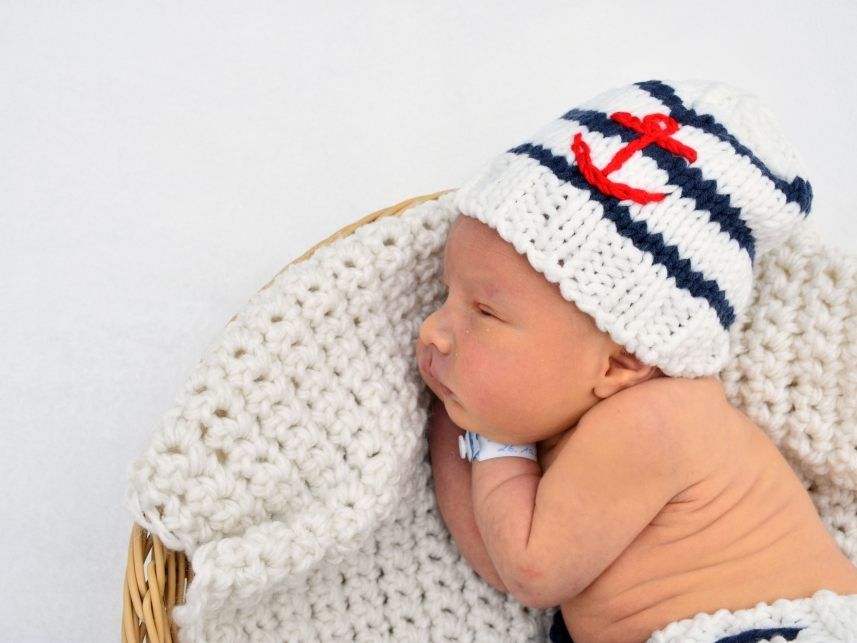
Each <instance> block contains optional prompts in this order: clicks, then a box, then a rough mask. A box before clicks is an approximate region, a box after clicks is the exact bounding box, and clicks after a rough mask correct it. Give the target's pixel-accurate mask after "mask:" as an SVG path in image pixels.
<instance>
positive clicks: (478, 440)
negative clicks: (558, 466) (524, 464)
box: [458, 431, 538, 462]
mask: <svg viewBox="0 0 857 643" xmlns="http://www.w3.org/2000/svg"><path fill="white" fill-rule="evenodd" d="M458 451H459V454H460V455H461V457H462V458H463V459H465V460H468V461H469V462H474V461H476V462H482V461H484V460H493V459H494V458H526V459H527V460H533V461H534V462H538V451H537V449H536V444H535V442H530V443H527V444H503V443H502V442H496V441H495V440H490V439H488V438H486V437H485V436H482V435H479V434H478V433H474V432H472V431H466V432H465V433H464V435H462V436H459V438H458Z"/></svg>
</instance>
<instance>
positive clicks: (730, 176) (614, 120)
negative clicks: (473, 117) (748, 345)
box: [455, 81, 812, 377]
mask: <svg viewBox="0 0 857 643" xmlns="http://www.w3.org/2000/svg"><path fill="white" fill-rule="evenodd" d="M802 174H803V171H802V164H801V162H800V159H799V157H798V154H797V153H796V151H795V150H794V149H793V148H792V147H791V145H790V144H789V143H788V142H787V141H786V140H785V138H784V137H783V135H782V133H781V131H780V129H779V126H778V125H777V123H776V121H775V120H774V118H773V116H772V115H771V114H770V112H768V110H767V109H766V108H765V107H764V106H762V105H761V104H760V103H759V102H758V101H757V100H756V99H755V98H754V97H753V96H751V95H748V94H746V93H744V92H741V91H739V90H736V89H735V88H732V87H729V86H728V85H724V84H722V83H711V82H703V81H685V82H662V81H648V82H641V83H636V84H635V85H631V86H628V87H623V88H620V89H615V90H612V91H609V92H606V93H604V94H601V95H599V96H598V97H596V98H594V99H592V100H591V101H589V102H587V103H585V104H584V105H582V106H581V107H579V108H576V109H572V110H571V111H569V112H568V113H566V114H565V115H563V116H562V117H561V118H559V119H557V120H555V121H553V122H551V123H550V124H549V125H547V126H546V127H545V128H543V129H542V130H541V131H539V132H538V133H537V134H536V135H535V136H534V137H532V138H531V139H530V140H529V141H527V142H526V143H524V144H522V145H519V146H518V147H514V148H512V149H510V150H509V151H508V152H505V153H504V154H502V155H500V156H499V157H497V158H495V159H494V160H493V161H491V162H490V163H489V164H488V165H487V166H485V167H484V168H483V169H482V170H481V171H480V172H479V173H477V174H476V175H475V176H474V177H472V178H471V179H470V180H469V181H467V182H466V183H465V184H464V185H463V186H462V187H461V189H460V190H459V191H458V193H457V195H456V197H455V205H456V207H457V208H458V210H460V212H461V213H463V214H466V215H468V216H472V217H475V218H476V219H478V220H480V221H482V222H483V223H485V224H487V225H489V226H491V227H492V228H493V229H494V230H496V231H497V233H498V234H499V235H500V236H501V237H502V238H503V239H505V240H506V241H508V242H509V243H511V244H512V245H513V246H514V247H515V249H516V250H517V251H518V252H520V253H521V254H524V255H526V257H527V259H528V260H529V262H530V264H532V266H533V268H535V269H536V270H537V271H539V272H540V273H542V274H543V275H544V276H545V277H546V278H547V279H548V280H549V281H550V282H552V283H556V284H558V285H559V289H560V292H561V293H562V296H563V297H564V298H565V299H567V300H569V301H572V302H574V304H575V305H576V306H577V307H578V308H579V309H580V310H582V311H584V312H585V313H588V314H589V315H591V316H592V317H593V318H594V320H595V322H596V324H597V325H598V327H599V328H600V329H601V330H603V331H606V332H607V333H609V334H610V336H611V337H612V338H613V340H614V341H616V342H617V343H618V344H620V345H622V346H623V347H624V348H625V349H626V350H628V351H630V352H632V353H634V354H635V355H636V356H637V357H638V358H639V359H641V360H642V361H643V362H645V363H647V364H651V365H654V366H657V367H659V368H660V369H661V370H662V371H663V372H664V373H666V374H667V375H672V376H683V377H697V376H701V375H709V374H714V373H716V372H718V371H719V370H720V369H721V368H722V367H723V365H724V363H725V362H726V360H727V358H728V357H729V329H730V327H731V326H732V325H733V323H734V321H735V319H736V318H737V317H738V316H740V314H741V312H742V311H743V310H744V309H745V307H746V306H747V304H748V302H749V300H750V296H751V293H752V285H753V283H752V282H753V263H754V260H755V258H756V257H757V256H758V255H759V254H761V253H763V252H764V251H766V250H767V249H769V248H772V247H775V246H776V245H777V244H778V243H779V242H781V241H782V240H784V239H785V238H786V236H787V235H788V234H789V232H790V231H791V230H792V229H793V226H795V225H796V224H797V223H798V222H800V221H802V220H803V219H804V218H805V217H806V215H807V214H808V213H809V209H810V204H811V201H812V188H811V186H810V184H809V182H808V181H807V180H806V179H805V178H803V177H802V176H800V175H802Z"/></svg>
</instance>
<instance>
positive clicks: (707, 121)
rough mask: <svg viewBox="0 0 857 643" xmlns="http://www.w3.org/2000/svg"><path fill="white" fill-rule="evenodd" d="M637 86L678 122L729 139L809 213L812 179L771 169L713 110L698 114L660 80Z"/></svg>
mask: <svg viewBox="0 0 857 643" xmlns="http://www.w3.org/2000/svg"><path fill="white" fill-rule="evenodd" d="M636 85H637V86H638V87H640V88H641V89H644V90H645V91H647V92H648V93H649V94H650V95H651V96H652V97H653V98H656V99H657V100H659V101H661V102H662V103H663V104H664V105H665V106H666V107H668V108H669V110H670V116H672V117H673V118H674V119H675V120H677V121H678V122H679V123H682V124H684V125H691V126H693V127H696V128H697V129H701V130H703V131H705V132H708V133H709V134H711V135H712V136H716V137H717V138H719V139H720V140H721V141H724V142H726V143H729V144H730V145H731V146H732V147H733V148H735V151H736V152H738V153H739V154H743V155H744V156H746V157H747V158H748V159H750V162H751V163H752V164H753V165H755V166H756V167H757V168H759V170H761V172H762V174H764V175H765V176H766V177H767V178H769V179H770V180H771V181H772V182H773V183H774V185H775V186H776V187H777V189H778V190H779V191H780V192H782V193H783V194H784V195H785V197H786V201H788V202H789V203H797V204H798V206H799V207H800V211H801V214H803V215H804V216H806V215H807V214H809V209H810V207H812V185H810V183H809V181H807V180H806V179H804V178H801V177H799V176H796V177H795V178H794V180H792V181H791V182H788V181H785V180H783V179H781V178H779V177H777V176H774V174H773V172H771V171H770V170H769V169H768V166H767V165H765V164H764V163H763V162H762V161H761V160H760V159H759V158H758V157H757V156H756V155H755V154H753V152H752V151H750V149H749V148H748V147H746V146H745V145H743V144H741V142H740V141H738V139H737V138H735V137H734V136H733V135H732V134H730V133H729V130H727V129H726V128H725V127H724V126H723V125H721V124H720V123H718V122H717V121H716V120H715V118H714V117H713V116H712V115H711V114H698V113H697V112H696V111H695V110H693V109H689V108H687V107H685V106H684V103H682V102H681V99H680V98H679V97H678V95H677V94H676V93H675V89H673V88H672V87H670V86H669V85H667V84H666V83H663V82H661V81H659V80H647V81H645V82H641V83H636Z"/></svg>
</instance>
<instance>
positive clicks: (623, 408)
mask: <svg viewBox="0 0 857 643" xmlns="http://www.w3.org/2000/svg"><path fill="white" fill-rule="evenodd" d="M584 420H585V422H584V424H589V425H590V426H596V427H602V430H603V427H610V431H611V432H613V433H614V435H616V436H617V437H620V438H622V439H626V440H629V441H633V442H638V443H639V442H645V443H646V444H648V445H649V446H650V448H651V447H653V446H654V445H658V444H661V445H665V446H667V445H668V448H666V449H665V451H664V453H665V454H666V453H668V454H669V456H670V457H671V459H677V460H681V461H684V462H688V463H692V462H693V461H695V460H696V459H697V458H698V457H705V453H706V450H707V449H709V448H710V447H711V442H712V440H713V439H714V438H715V437H716V438H717V440H719V443H720V446H723V442H724V440H723V438H724V431H723V430H722V429H723V427H724V424H726V423H731V422H733V421H734V409H732V407H731V405H730V404H729V401H728V400H727V398H726V395H725V393H724V391H723V386H722V385H721V384H720V382H719V381H718V380H717V379H715V378H713V377H705V378H696V379H686V378H672V377H660V378H657V379H653V380H648V381H646V382H643V383H641V384H637V385H636V386H633V387H630V388H627V389H625V390H623V391H620V392H619V393H616V394H615V395H612V396H611V397H609V398H607V399H606V400H603V401H602V402H601V403H599V404H597V405H595V406H594V407H593V408H592V409H591V410H590V411H589V413H587V416H585V417H584ZM727 433H729V432H727ZM718 436H719V437H718ZM718 448H719V447H718Z"/></svg>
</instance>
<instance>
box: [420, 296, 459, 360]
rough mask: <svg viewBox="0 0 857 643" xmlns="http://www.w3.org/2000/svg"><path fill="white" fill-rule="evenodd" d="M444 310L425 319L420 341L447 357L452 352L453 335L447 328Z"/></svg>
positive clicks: (438, 310)
mask: <svg viewBox="0 0 857 643" xmlns="http://www.w3.org/2000/svg"><path fill="white" fill-rule="evenodd" d="M442 310H443V308H442V307H441V308H439V309H437V310H436V311H434V312H433V313H432V314H431V315H429V316H428V317H426V318H425V321H423V324H422V326H420V341H421V342H422V343H423V344H426V345H427V346H434V347H435V348H436V349H437V350H438V352H440V353H443V354H444V355H447V354H449V352H450V351H451V350H452V334H451V333H450V332H449V329H447V328H446V327H445V324H444V320H443V315H442V312H441V311H442Z"/></svg>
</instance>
